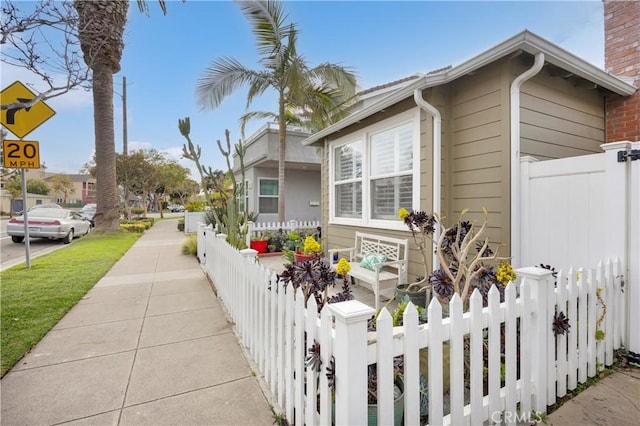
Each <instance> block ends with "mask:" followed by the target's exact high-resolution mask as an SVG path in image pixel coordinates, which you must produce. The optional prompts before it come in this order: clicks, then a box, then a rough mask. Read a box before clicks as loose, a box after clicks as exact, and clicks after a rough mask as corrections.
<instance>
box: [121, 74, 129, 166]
mask: <svg viewBox="0 0 640 426" xmlns="http://www.w3.org/2000/svg"><path fill="white" fill-rule="evenodd" d="M122 153H123V154H124V155H127V154H128V153H129V152H128V147H127V77H125V76H122Z"/></svg>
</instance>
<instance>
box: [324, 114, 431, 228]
mask: <svg viewBox="0 0 640 426" xmlns="http://www.w3.org/2000/svg"><path fill="white" fill-rule="evenodd" d="M409 122H410V123H411V124H412V126H413V174H412V177H413V195H412V198H413V201H412V208H413V210H420V163H421V161H420V108H418V107H416V108H412V109H410V110H408V111H406V112H403V113H402V114H398V115H396V116H393V117H390V118H388V119H386V120H383V121H380V122H378V123H375V124H373V125H371V126H369V127H366V128H365V129H363V130H361V131H359V132H358V133H357V134H355V135H354V134H351V135H348V136H345V137H342V138H339V139H336V140H335V141H331V142H329V155H328V157H329V223H330V224H332V225H349V226H358V227H364V228H381V229H391V230H401V231H406V230H407V227H406V225H405V224H404V223H403V222H402V221H401V220H400V219H398V220H380V219H371V218H370V215H371V212H370V209H371V207H370V205H371V194H370V190H371V189H370V185H369V184H370V182H371V179H370V164H369V159H370V156H369V143H368V142H369V137H370V135H371V134H373V133H378V132H381V131H384V130H387V129H389V128H391V127H397V126H400V125H402V124H405V123H409ZM358 141H360V142H361V143H362V218H345V217H336V215H335V170H334V167H335V164H334V163H335V159H334V150H335V148H337V147H339V146H342V145H346V144H350V143H353V142H358Z"/></svg>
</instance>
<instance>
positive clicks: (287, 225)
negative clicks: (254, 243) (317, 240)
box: [247, 220, 320, 247]
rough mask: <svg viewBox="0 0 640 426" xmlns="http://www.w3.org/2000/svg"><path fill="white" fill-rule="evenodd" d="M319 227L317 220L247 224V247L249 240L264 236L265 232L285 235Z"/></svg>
mask: <svg viewBox="0 0 640 426" xmlns="http://www.w3.org/2000/svg"><path fill="white" fill-rule="evenodd" d="M319 226H320V221H318V220H290V221H288V222H259V223H254V222H249V231H248V232H247V247H249V246H250V245H249V242H250V241H251V238H253V237H254V236H256V235H259V234H264V233H265V232H274V231H279V230H282V231H283V232H285V233H287V232H289V231H294V230H300V229H306V230H313V229H316V228H318V227H319Z"/></svg>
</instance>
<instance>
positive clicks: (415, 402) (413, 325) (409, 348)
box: [402, 302, 442, 425]
mask: <svg viewBox="0 0 640 426" xmlns="http://www.w3.org/2000/svg"><path fill="white" fill-rule="evenodd" d="M402 317H403V318H402V322H403V324H404V337H405V338H404V368H405V371H413V372H414V374H405V375H404V404H405V405H404V420H405V424H408V425H417V424H419V423H420V409H419V408H418V407H420V377H419V376H420V374H419V371H420V360H419V358H418V355H419V345H418V310H417V309H416V307H415V306H414V304H413V303H411V302H409V305H408V306H407V308H406V309H405V310H404V314H403V316H402ZM440 389H441V388H440ZM430 396H431V395H430ZM440 398H441V399H442V396H441V397H440ZM431 401H433V399H432V400H431Z"/></svg>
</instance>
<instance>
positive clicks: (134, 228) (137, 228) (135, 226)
mask: <svg viewBox="0 0 640 426" xmlns="http://www.w3.org/2000/svg"><path fill="white" fill-rule="evenodd" d="M120 228H122V229H124V230H126V231H129V232H138V233H142V232H144V231H145V229H148V228H146V227H145V225H144V223H121V224H120Z"/></svg>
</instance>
